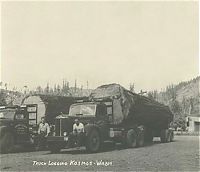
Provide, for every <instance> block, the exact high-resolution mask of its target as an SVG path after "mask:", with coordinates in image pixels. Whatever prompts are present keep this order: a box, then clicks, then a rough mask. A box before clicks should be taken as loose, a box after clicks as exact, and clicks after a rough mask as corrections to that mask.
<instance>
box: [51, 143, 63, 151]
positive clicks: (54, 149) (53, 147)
mask: <svg viewBox="0 0 200 172" xmlns="http://www.w3.org/2000/svg"><path fill="white" fill-rule="evenodd" d="M48 148H49V149H50V151H51V153H59V152H60V150H61V147H60V146H59V145H57V144H56V143H51V144H48Z"/></svg>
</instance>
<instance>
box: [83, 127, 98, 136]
mask: <svg viewBox="0 0 200 172" xmlns="http://www.w3.org/2000/svg"><path fill="white" fill-rule="evenodd" d="M94 129H96V130H97V131H98V132H100V129H99V127H98V126H97V125H95V124H87V125H85V127H84V130H85V134H86V136H88V134H89V133H90V131H92V130H94ZM100 135H101V133H100Z"/></svg>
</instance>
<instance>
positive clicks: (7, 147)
mask: <svg viewBox="0 0 200 172" xmlns="http://www.w3.org/2000/svg"><path fill="white" fill-rule="evenodd" d="M13 147H14V138H13V135H12V134H11V133H10V132H6V133H5V134H4V136H3V137H2V138H1V139H0V152H1V153H9V152H11V151H12V149H13Z"/></svg>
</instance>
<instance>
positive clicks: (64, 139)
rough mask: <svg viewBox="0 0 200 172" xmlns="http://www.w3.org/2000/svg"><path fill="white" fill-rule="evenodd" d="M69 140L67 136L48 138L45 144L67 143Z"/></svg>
mask: <svg viewBox="0 0 200 172" xmlns="http://www.w3.org/2000/svg"><path fill="white" fill-rule="evenodd" d="M68 140H69V137H68V136H48V137H47V142H63V143H67V142H68Z"/></svg>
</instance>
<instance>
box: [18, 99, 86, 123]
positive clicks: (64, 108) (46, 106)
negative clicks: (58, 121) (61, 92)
mask: <svg viewBox="0 0 200 172" xmlns="http://www.w3.org/2000/svg"><path fill="white" fill-rule="evenodd" d="M77 100H87V97H64V96H51V95H31V96H27V97H25V98H24V99H23V100H22V104H24V105H27V104H37V124H38V123H39V121H40V120H41V117H42V116H45V118H46V120H47V122H48V123H49V124H54V119H55V117H56V116H57V115H59V114H60V113H64V114H68V113H69V108H70V105H71V104H73V103H75V102H76V101H77Z"/></svg>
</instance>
